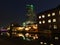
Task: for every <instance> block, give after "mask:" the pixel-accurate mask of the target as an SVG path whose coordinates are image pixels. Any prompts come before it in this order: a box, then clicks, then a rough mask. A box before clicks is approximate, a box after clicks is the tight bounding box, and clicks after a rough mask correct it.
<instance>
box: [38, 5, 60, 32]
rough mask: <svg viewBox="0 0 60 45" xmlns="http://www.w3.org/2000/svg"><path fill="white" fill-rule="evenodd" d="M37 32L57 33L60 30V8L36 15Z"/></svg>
mask: <svg viewBox="0 0 60 45" xmlns="http://www.w3.org/2000/svg"><path fill="white" fill-rule="evenodd" d="M37 21H38V27H39V30H41V31H43V30H51V31H53V32H54V31H56V30H57V31H59V29H60V6H58V7H57V8H54V9H50V10H47V11H44V12H40V13H39V14H37Z"/></svg>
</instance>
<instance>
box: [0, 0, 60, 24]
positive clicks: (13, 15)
mask: <svg viewBox="0 0 60 45" xmlns="http://www.w3.org/2000/svg"><path fill="white" fill-rule="evenodd" d="M27 4H33V5H34V6H35V12H36V14H37V13H39V12H41V11H45V10H48V9H51V8H54V7H56V6H58V5H59V4H60V0H1V1H0V25H4V24H5V25H6V24H9V23H11V22H19V23H20V22H23V21H24V20H25V18H26V17H25V15H26V14H25V9H26V5H27Z"/></svg>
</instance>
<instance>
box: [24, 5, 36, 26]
mask: <svg viewBox="0 0 60 45" xmlns="http://www.w3.org/2000/svg"><path fill="white" fill-rule="evenodd" d="M26 16H27V19H26V21H25V22H23V26H27V25H29V24H34V23H36V19H35V18H36V15H35V13H34V6H33V5H26Z"/></svg>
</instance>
